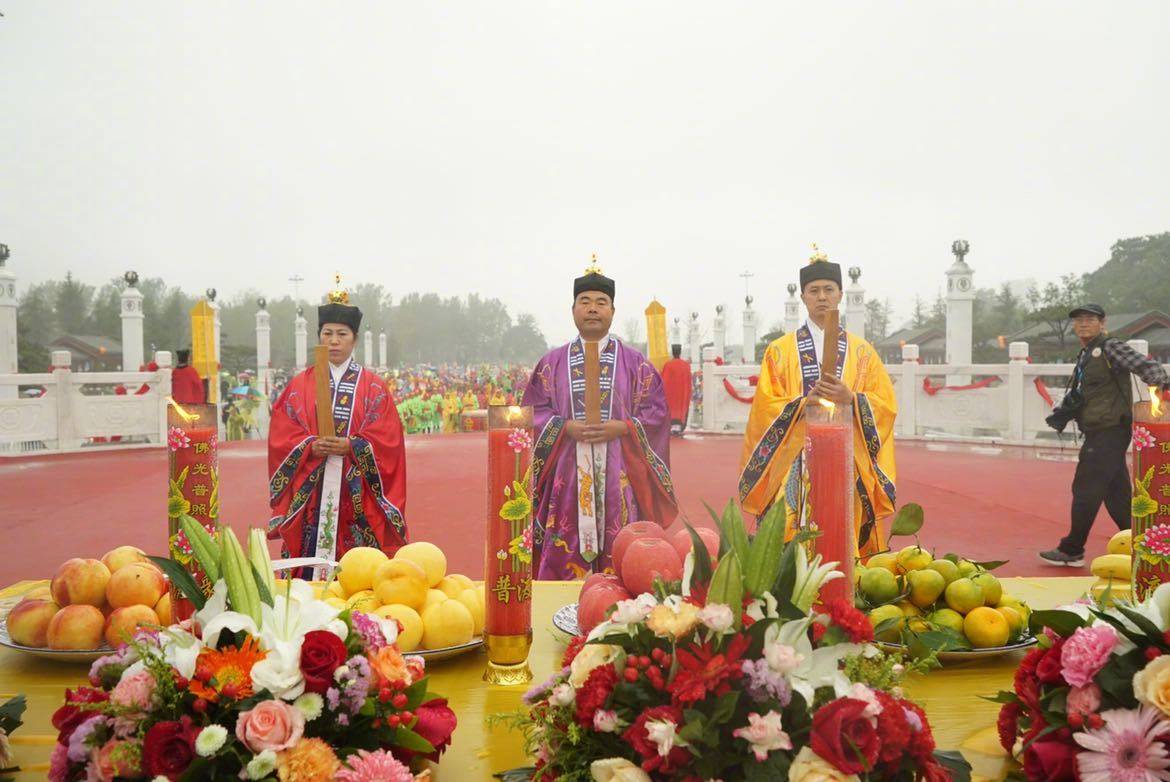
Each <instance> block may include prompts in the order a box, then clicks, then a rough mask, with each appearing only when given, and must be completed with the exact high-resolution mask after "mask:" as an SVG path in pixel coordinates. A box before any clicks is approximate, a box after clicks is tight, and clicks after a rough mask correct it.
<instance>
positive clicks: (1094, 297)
mask: <svg viewBox="0 0 1170 782" xmlns="http://www.w3.org/2000/svg"><path fill="white" fill-rule="evenodd" d="M125 285H126V283H125V282H124V281H123V280H121V279H116V280H111V281H110V282H108V283H106V284H105V285H103V286H101V287H100V288H96V287H94V286H92V285H87V284H85V283H82V282H79V281H78V280H76V279H74V278H73V276H72V274H66V275H65V279H64V280H54V281H50V282H44V283H39V284H36V285H33V286H31V287H30V288H28V289H27V290H26V291H25V293H24V295H23V296H22V297H21V299H20V309H19V313H18V321H17V323H18V339H17V344H18V350H19V361H20V366H21V368H22V369H23V370H24V371H27V372H33V371H39V370H43V369H45V368H46V367H47V366H48V355H49V348H48V344H49V343H50V342H52V341H53V340H54V339H55V338H56V337H58V336H61V335H63V334H71V335H75V336H76V335H92V336H104V337H110V338H112V339H117V340H120V339H121V334H122V331H121V320H120V312H121V299H120V297H121V292H122V290H123V289H124V288H125ZM139 288H140V289H141V290H142V293H143V296H144V299H143V309H144V314H145V340H146V347H147V349H148V350H153V349H159V350H175V349H176V348H179V347H186V346H189V344H190V340H191V336H190V330H191V322H190V317H189V314H190V311H191V307H193V306H194V305H195V302H196V301H197V300H198V299H197V297H195V296H193V295H191V294H189V293H186V292H185V291H183V290H181V289H180V288H176V287H170V286H168V285H167V284H166V283H165V281H164V280H162V279H160V278H157V277H152V278H149V279H144V280H142V281H141V282H140V283H139ZM259 295H260V294H259V293H258V292H257V291H245V292H242V293H240V294H238V295H236V296H235V297H233V298H232V299H231V300H230V301H221V302H220V305H221V307H222V309H221V311H220V320H221V324H222V336H223V357H222V363H223V365H224V367H225V368H227V369H229V370H232V371H239V370H242V369H246V368H250V367H254V366H255V363H256V337H255V315H256V309H257V307H256V298H257V297H258V296H259ZM350 295H351V298H352V301H353V303H354V304H357V305H358V306H360V307H361V308H362V311H363V313H364V315H365V320H364V322H363V326H366V325H368V326H369V327H370V328H371V329H372V330H373V332H374V335H375V343H374V346H375V354H376V352H377V335H378V333H379V332H380V331H382V330H385V332H386V334H387V338H388V353H389V356H388V360H389V363H390V364H391V366H394V365H397V364H414V363H442V362H455V363H460V364H474V363H478V362H532V361H535V360H536V359H537V358H538V357H539V356H540V355H541V354H542V353H543V352H544V351H545V350H547V343H546V341H545V338H544V335H543V334H542V333H541V330H540V328H539V327H538V326H537V324H536V319H535V318H533V316H532V315H530V314H528V313H521V314H519V315H517V316H516V317H515V318H513V317H512V316H511V315H510V314H509V312H508V309H507V307H506V306H505V305H504V304H503V303H502V302H500V301H499V300H498V299H485V298H482V297H480V296H479V295H477V294H474V293H473V294H470V295H468V296H466V297H464V298H460V297H449V298H443V297H441V296H439V295H438V294H435V293H410V294H407V295H405V296H403V297H402V298H400V299H399V300H398V301H394V300H393V298H392V296H391V294H390V292H389V291H387V290H386V289H385V288H384V287H383V286H381V285H374V284H370V283H363V284H359V285H356V286H355V287H354V288H353V289H352V291H351V294H350ZM1085 301H1094V302H1096V303H1098V304H1101V305H1102V306H1103V307H1105V310H1106V311H1107V312H1113V313H1122V312H1145V311H1148V310H1163V311H1165V310H1166V309H1167V308H1170V233H1162V234H1156V235H1151V236H1141V237H1135V238H1130V239H1121V240H1119V241H1117V242H1115V243H1114V245H1113V246H1112V247H1111V248H1110V258H1109V260H1108V261H1106V262H1105V264H1103V265H1102V266H1101V267H1100V268H1098V269H1096V270H1095V271H1092V272H1089V273H1088V274H1083V275H1076V274H1066V275H1063V276H1062V277H1061V278H1060V279H1059V280H1058V281H1053V282H1048V283H1047V284H1044V285H1042V286H1037V287H1034V288H1032V289H1031V290H1029V291H1027V292H1026V293H1025V294H1024V295H1022V296H1021V295H1017V293H1015V292H1014V291H1013V290H1012V289H1011V287H1010V286H1008V285H1006V284H1005V285H1002V286H1000V288H999V289H998V290H995V289H992V288H980V289H978V290H977V291H976V296H975V302H974V308H973V315H974V333H973V337H974V351H973V352H974V356H973V358H974V360H975V361H981V362H982V361H996V360H999V359H1001V358H1002V357H1003V349H1002V348H998V347H997V346H996V345H995V343H996V340H997V338H998V337H1000V336H1003V337H1005V338H1007V337H1010V336H1011V335H1012V334H1014V333H1016V332H1018V331H1020V330H1021V329H1023V328H1025V327H1027V326H1029V325H1032V324H1044V325H1045V326H1046V327H1047V330H1048V333H1051V334H1053V335H1055V337H1056V339H1057V341H1058V343H1059V344H1060V345H1061V346H1062V348H1061V350H1062V352H1064V353H1068V354H1069V355H1066V356H1064V358H1069V357H1070V356H1073V355H1075V354H1076V351H1077V350H1078V349H1079V347H1080V346H1079V343H1078V342H1077V340H1076V337H1075V335H1073V334H1072V331H1071V328H1070V325H1069V323H1068V320H1067V315H1068V311H1069V309H1070V308H1071V307H1073V306H1075V305H1077V304H1080V303H1083V302H1085ZM304 307H305V318H306V320H307V321H308V327H309V330H310V340H311V339H312V331H313V330H314V329H315V328H316V310H315V305H309V304H304ZM296 308H297V303H296V302H295V301H294V300H293V298H292V297H291V296H285V297H283V298H280V299H276V300H273V301H270V302H268V311H269V312H270V313H271V314H272V363H273V366H275V367H287V368H291V367H292V365H293V362H294V355H295V354H294V345H293V320H294V319H295V317H296ZM945 325H946V300H945V299H944V298H943V296H942V293H941V292H940V293H938V294H937V295H936V297H935V299H934V300H933V301H932V302H930V303H929V304H928V303H927V302H926V301H925V300H924V299H922V298H921V297H920V296H919V297H915V304H914V308H913V310H912V311H911V312H910V316H909V318H908V319H907V321H906V322H905V324H904V326H903V327H904V328H924V327H930V326H935V327H939V328H945ZM897 328H898V327H897V326H896V325H895V316H894V310H893V307H892V306H891V304H890V301H889V300H888V299H885V300H881V299H870V300H869V301H867V302H866V336H867V338H868V339H869V340H870V341H871V342H876V341H878V340H881V339H883V338H885V337H887V336H889V335H890V334H891V333H892V332H893V331H895V330H897ZM622 330H623V332H624V336H625V338H626V339H627V341H629V342H631V343H633V344H642V343H643V341H644V339H645V336H644V332H645V321H644V319H643V318H641V317H630V318H626V319H625V320H624V321H623V323H622ZM781 334H783V325H782V323H774V324H773V325H772V327H771V329H770V330H769V332H768V333H766V334H764V335H763V336H762V337H761V343H760V346H758V350H757V352H762V349H763V347H767V344H768V342H769V341H770V340H772V339H775V338H776V337H778V336H780V335H781ZM361 349H362V347H361V345H360V344H359V346H358V350H359V353H358V355H359V357H360V356H361V355H362V354H361V352H360V351H361ZM375 358H376V355H375Z"/></svg>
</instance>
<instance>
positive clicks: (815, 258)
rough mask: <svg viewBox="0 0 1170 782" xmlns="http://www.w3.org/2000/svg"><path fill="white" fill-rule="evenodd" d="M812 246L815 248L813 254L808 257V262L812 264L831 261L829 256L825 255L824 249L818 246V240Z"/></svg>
mask: <svg viewBox="0 0 1170 782" xmlns="http://www.w3.org/2000/svg"><path fill="white" fill-rule="evenodd" d="M812 248H813V254H812V255H810V256H809V257H808V262H809V263H810V264H813V263H828V262H829V256H827V255H825V253H824V251H823V250H821V248H820V247H817V243H816V242H813V246H812Z"/></svg>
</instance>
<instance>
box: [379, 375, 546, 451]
mask: <svg viewBox="0 0 1170 782" xmlns="http://www.w3.org/2000/svg"><path fill="white" fill-rule="evenodd" d="M529 371H530V369H529V368H528V367H524V366H520V365H517V364H506V365H502V366H500V365H488V364H482V365H477V366H458V365H454V364H440V365H438V366H434V365H426V364H420V365H416V366H410V367H404V368H402V369H395V370H391V371H390V372H389V373H387V375H386V381H387V383H388V384H389V386H390V390H391V393H393V395H394V399H395V401H396V402H397V404H398V412H399V414H400V415H401V416H402V425H403V428H404V429H405V431H406V433H407V434H418V433H422V432H446V433H450V432H462V431H469V430H472V429H477V428H482V424H483V419H482V415H476V414H475V413H476V412H477V411H482V410H486V409H487V406H488V405H514V404H519V401H520V398H521V397H522V396H523V395H524V385H525V384H526V383H527V382H528V373H529Z"/></svg>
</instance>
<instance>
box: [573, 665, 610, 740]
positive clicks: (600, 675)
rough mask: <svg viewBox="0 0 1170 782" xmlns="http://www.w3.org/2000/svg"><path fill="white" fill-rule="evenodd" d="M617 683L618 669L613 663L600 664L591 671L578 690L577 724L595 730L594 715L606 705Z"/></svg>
mask: <svg viewBox="0 0 1170 782" xmlns="http://www.w3.org/2000/svg"><path fill="white" fill-rule="evenodd" d="M616 684H617V670H616V669H615V668H614V667H613V663H606V664H605V665H599V666H598V667H596V668H594V669H593V670H592V671H590V672H589V676H588V677H587V678H586V679H585V683H584V684H582V685H581V689H580V690H578V691H577V712H576V716H577V724H578V725H581V726H582V727H584V728H587V729H589V730H593V715H594V714H596V713H597V710H598V709H600V708H601V707H602V706H604V705H605V702H606V700H608V699H609V696H610V693H612V692H613V688H614V685H616Z"/></svg>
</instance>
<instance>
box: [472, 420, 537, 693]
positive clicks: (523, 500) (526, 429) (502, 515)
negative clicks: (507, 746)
mask: <svg viewBox="0 0 1170 782" xmlns="http://www.w3.org/2000/svg"><path fill="white" fill-rule="evenodd" d="M487 425H488V426H487V428H488V433H487V434H488V496H487V521H486V539H487V545H486V546H485V552H484V569H483V570H484V584H485V587H486V596H487V605H486V611H485V615H484V642H485V645H486V646H487V652H488V661H489V667H488V672H487V674H485V678H486V679H487V680H488V681H491V682H494V683H500V684H513V683H519V682H521V681H526V680H527V679H530V678H531V673H530V672H529V671H528V666H527V662H526V661H527V659H528V650H529V648H530V647H531V644H532V510H533V509H532V487H531V486H530V485H529V479H530V476H529V468H530V466H531V465H532V444H533V437H532V408H531V407H516V406H510V405H491V406H490V407H489V408H488V415H487Z"/></svg>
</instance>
